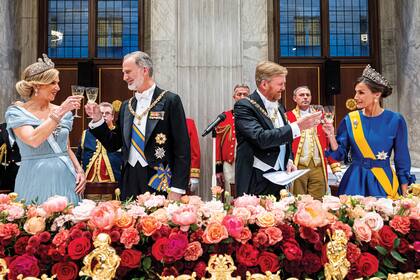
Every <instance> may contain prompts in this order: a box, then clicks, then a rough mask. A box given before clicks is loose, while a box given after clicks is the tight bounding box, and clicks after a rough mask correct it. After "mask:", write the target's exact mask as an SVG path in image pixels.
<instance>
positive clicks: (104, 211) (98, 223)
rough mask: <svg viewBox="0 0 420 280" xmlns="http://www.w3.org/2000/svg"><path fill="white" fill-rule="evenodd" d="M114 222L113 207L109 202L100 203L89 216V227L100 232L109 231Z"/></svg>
mask: <svg viewBox="0 0 420 280" xmlns="http://www.w3.org/2000/svg"><path fill="white" fill-rule="evenodd" d="M115 220H116V211H115V208H114V205H113V204H111V203H109V202H101V203H99V204H98V206H96V207H95V208H94V209H93V210H92V212H91V215H90V220H89V222H88V223H89V226H90V227H92V228H98V229H100V230H110V229H111V228H112V227H113V226H114V224H115Z"/></svg>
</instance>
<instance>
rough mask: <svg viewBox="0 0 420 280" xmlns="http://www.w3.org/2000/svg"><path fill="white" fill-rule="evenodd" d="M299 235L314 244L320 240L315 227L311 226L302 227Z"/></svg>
mask: <svg viewBox="0 0 420 280" xmlns="http://www.w3.org/2000/svg"><path fill="white" fill-rule="evenodd" d="M299 235H300V237H302V239H305V240H308V241H309V242H310V243H312V244H315V243H317V242H319V240H320V238H319V235H318V233H317V232H316V231H315V230H314V229H313V228H309V227H300V228H299Z"/></svg>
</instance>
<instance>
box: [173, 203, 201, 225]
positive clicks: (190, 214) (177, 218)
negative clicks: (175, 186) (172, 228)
mask: <svg viewBox="0 0 420 280" xmlns="http://www.w3.org/2000/svg"><path fill="white" fill-rule="evenodd" d="M172 222H173V223H174V224H176V225H179V226H180V229H181V230H182V231H188V229H189V228H190V225H192V224H195V223H196V222H197V211H196V209H195V207H194V206H191V205H182V206H181V207H179V208H178V209H177V210H175V212H174V213H173V214H172Z"/></svg>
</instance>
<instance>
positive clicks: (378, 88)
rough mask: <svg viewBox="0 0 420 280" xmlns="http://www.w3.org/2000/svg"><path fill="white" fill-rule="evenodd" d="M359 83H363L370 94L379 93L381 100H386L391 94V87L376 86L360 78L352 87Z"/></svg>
mask: <svg viewBox="0 0 420 280" xmlns="http://www.w3.org/2000/svg"><path fill="white" fill-rule="evenodd" d="M360 83H364V84H365V85H366V86H367V87H368V88H369V89H370V90H371V91H372V92H380V93H381V98H386V97H388V96H390V95H391V94H392V87H387V86H384V85H380V84H377V83H375V82H374V81H372V80H371V79H368V78H366V77H363V76H362V77H359V78H357V80H356V83H354V87H356V86H357V85H358V84H360Z"/></svg>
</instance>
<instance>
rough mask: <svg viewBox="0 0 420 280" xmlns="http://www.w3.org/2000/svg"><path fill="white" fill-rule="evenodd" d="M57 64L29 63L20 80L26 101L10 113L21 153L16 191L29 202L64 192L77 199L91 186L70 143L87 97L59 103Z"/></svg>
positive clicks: (46, 61)
mask: <svg viewBox="0 0 420 280" xmlns="http://www.w3.org/2000/svg"><path fill="white" fill-rule="evenodd" d="M58 83H59V72H58V70H56V69H55V68H54V63H53V62H52V61H51V60H50V59H49V58H48V57H47V56H46V55H44V59H38V62H36V63H34V64H31V65H29V66H28V67H27V68H26V69H25V70H24V72H23V74H22V80H21V81H19V82H17V83H16V89H17V91H18V93H19V94H20V95H21V96H22V98H24V99H25V100H26V102H25V103H22V102H17V103H16V104H15V105H13V106H10V107H9V108H8V109H7V111H6V122H7V129H8V132H9V135H10V137H11V139H12V140H13V141H16V142H17V144H18V146H19V149H20V153H21V157H22V160H21V165H20V168H19V172H18V174H17V177H16V186H15V192H17V193H18V195H19V198H20V199H25V201H26V203H31V202H36V203H42V202H44V201H45V200H46V199H47V198H49V197H51V196H54V195H60V196H65V197H67V198H68V199H69V201H70V202H73V203H77V202H78V201H79V196H80V195H81V194H82V193H83V191H84V188H85V181H86V180H85V176H84V172H83V169H82V168H81V166H80V164H79V163H78V161H77V159H76V157H75V155H74V153H73V152H72V150H71V149H70V145H69V132H70V131H71V129H72V124H73V115H72V113H71V112H70V111H71V110H73V109H76V108H80V102H81V98H83V97H82V96H69V97H68V98H67V99H66V100H65V101H64V102H63V103H62V104H61V105H60V106H57V105H54V104H52V103H51V102H53V101H54V99H55V97H56V95H57V93H58V91H59V90H60V87H59V85H58Z"/></svg>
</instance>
